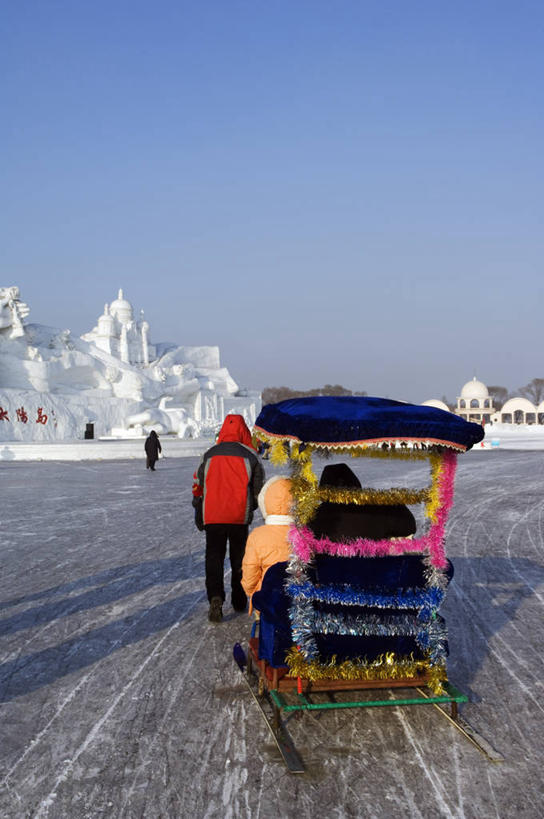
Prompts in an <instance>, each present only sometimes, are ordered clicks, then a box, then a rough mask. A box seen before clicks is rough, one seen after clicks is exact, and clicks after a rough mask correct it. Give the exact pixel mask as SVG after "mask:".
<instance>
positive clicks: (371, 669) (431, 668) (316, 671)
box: [286, 646, 448, 694]
mask: <svg viewBox="0 0 544 819" xmlns="http://www.w3.org/2000/svg"><path fill="white" fill-rule="evenodd" d="M286 659H287V665H288V666H289V670H290V676H292V677H300V678H301V679H304V680H312V681H315V680H327V679H328V680H367V681H373V680H404V679H408V680H412V679H414V678H416V677H418V676H419V675H425V683H424V684H425V685H428V686H429V688H430V689H431V691H433V693H434V694H442V693H443V691H444V689H443V683H445V682H447V680H448V675H447V671H446V666H445V665H431V664H430V662H429V660H414V659H413V658H412V657H409V658H404V659H403V658H400V657H397V656H396V655H395V654H394V652H392V651H391V652H387V653H385V654H382V655H380V656H379V657H378V658H377V659H376V660H374V661H373V662H371V663H365V662H363V661H361V660H344V662H342V663H337V662H336V657H332V658H331V660H330V662H328V663H320V662H318V661H317V660H311V661H308V660H305V659H304V657H303V656H302V654H301V653H300V652H299V651H298V649H297V648H296V647H295V646H293V647H292V648H291V649H289V652H288V654H287V658H286Z"/></svg>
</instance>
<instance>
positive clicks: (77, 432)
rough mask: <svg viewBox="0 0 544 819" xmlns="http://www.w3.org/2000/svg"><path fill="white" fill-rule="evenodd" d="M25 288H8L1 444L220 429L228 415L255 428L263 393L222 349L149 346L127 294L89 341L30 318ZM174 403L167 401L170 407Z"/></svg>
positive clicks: (4, 294) (0, 362)
mask: <svg viewBox="0 0 544 819" xmlns="http://www.w3.org/2000/svg"><path fill="white" fill-rule="evenodd" d="M29 312H30V310H29V308H28V306H27V305H26V304H24V303H23V302H21V301H20V299H19V289H18V288H17V287H4V288H0V371H1V373H2V381H1V384H0V441H58V440H67V439H82V438H83V434H84V431H85V428H86V424H87V423H89V422H92V423H93V424H94V433H95V436H96V437H100V436H108V437H109V436H110V435H112V434H113V435H114V436H116V437H133V436H134V435H146V434H148V433H149V431H150V429H153V428H155V429H156V431H163V432H164V433H167V434H172V435H177V436H178V437H180V438H187V437H190V438H196V437H198V436H200V435H213V433H214V432H215V431H216V429H218V427H219V426H220V425H221V423H222V422H223V419H224V418H225V416H226V415H227V414H228V413H229V412H236V413H239V414H241V415H243V416H244V418H245V419H246V423H247V424H248V426H252V424H253V423H254V421H255V418H256V417H257V415H258V413H259V411H260V407H261V396H260V393H258V392H244V393H241V392H240V391H239V389H238V385H237V384H236V382H235V381H234V380H233V378H232V377H231V375H230V373H229V371H228V370H227V369H226V368H225V367H221V363H220V356H219V348H218V347H178V346H177V345H175V344H164V343H163V344H155V345H153V344H150V343H149V325H148V323H147V322H146V321H145V320H144V318H143V314H142V315H141V317H140V321H139V322H135V321H134V318H133V311H132V305H131V304H130V303H129V302H128V301H126V300H125V299H124V298H123V292H122V291H119V298H118V299H116V300H115V301H113V302H112V303H111V304H110V305H106V306H105V308H104V313H103V314H102V315H101V316H100V317H99V319H98V324H97V327H95V328H94V330H92V331H91V332H90V333H87V334H86V335H84V336H82V337H81V338H77V337H72V335H71V334H70V331H69V330H57V329H55V328H52V327H46V326H44V325H41V324H28V325H26V326H25V327H24V329H23V324H22V322H23V319H24V318H25V317H26V316H28V314H29ZM167 404H168V406H167Z"/></svg>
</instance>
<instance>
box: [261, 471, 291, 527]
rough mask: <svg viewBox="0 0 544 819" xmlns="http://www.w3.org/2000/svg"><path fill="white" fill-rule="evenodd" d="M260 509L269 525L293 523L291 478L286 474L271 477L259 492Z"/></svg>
mask: <svg viewBox="0 0 544 819" xmlns="http://www.w3.org/2000/svg"><path fill="white" fill-rule="evenodd" d="M258 503H259V509H260V510H261V514H262V516H263V518H264V521H265V523H266V525H267V526H274V525H275V526H285V525H287V524H289V523H293V517H292V515H291V508H292V505H293V496H292V494H291V479H290V478H288V477H286V476H285V475H274V477H272V478H269V479H268V480H267V481H266V483H265V485H264V486H263V488H262V489H261V491H260V492H259V498H258Z"/></svg>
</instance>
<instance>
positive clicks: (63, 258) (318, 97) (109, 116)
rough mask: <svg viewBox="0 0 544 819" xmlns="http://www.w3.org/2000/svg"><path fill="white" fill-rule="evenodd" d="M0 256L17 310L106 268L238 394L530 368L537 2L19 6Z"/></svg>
mask: <svg viewBox="0 0 544 819" xmlns="http://www.w3.org/2000/svg"><path fill="white" fill-rule="evenodd" d="M0 26H1V28H0V40H1V42H0V45H1V48H0V78H1V80H0V95H1V99H0V101H1V106H2V112H3V125H2V129H1V131H0V134H1V135H0V140H1V152H0V156H1V158H0V169H1V171H0V191H1V192H0V208H1V213H0V218H1V224H2V232H3V236H2V241H1V243H0V244H1V246H0V258H1V264H2V281H1V283H2V284H3V285H12V284H16V285H18V286H19V287H20V289H21V295H22V297H23V299H24V300H25V301H27V302H28V303H29V305H30V307H31V316H30V320H31V321H36V322H40V323H43V324H49V325H52V326H58V327H61V328H65V327H69V328H70V329H71V330H72V331H73V332H74V333H77V334H79V333H82V332H85V331H87V330H89V329H90V328H91V327H92V326H94V324H95V323H96V318H97V316H98V315H99V313H100V312H101V311H102V308H103V305H104V302H106V301H111V300H112V299H113V298H115V296H116V294H117V289H118V288H119V287H123V288H124V291H125V294H126V296H127V297H128V298H129V299H130V300H131V301H132V303H133V305H134V307H135V309H136V310H139V309H140V308H144V309H145V313H146V317H147V319H148V321H149V323H150V326H151V335H152V340H153V341H165V340H172V341H176V342H178V343H179V344H187V345H200V344H218V345H219V346H220V348H221V353H222V361H223V363H224V365H225V366H227V367H228V368H229V369H230V371H231V373H232V375H233V377H234V378H235V379H236V380H237V381H238V382H239V383H240V384H243V385H246V386H249V387H253V388H260V387H263V386H267V385H280V384H286V385H288V386H293V387H301V388H308V387H311V386H319V385H321V384H324V383H342V384H344V385H345V386H348V387H351V388H354V389H357V388H359V389H364V390H366V391H367V392H368V393H369V394H374V395H387V396H389V397H396V398H404V399H407V400H413V401H420V400H424V399H426V398H429V397H441V396H442V395H444V394H445V395H446V396H448V397H450V398H453V397H455V396H456V395H457V394H458V392H459V389H460V387H461V386H462V384H463V383H464V382H465V381H467V380H468V379H470V378H471V377H472V376H473V375H474V374H476V375H477V376H478V377H479V378H481V379H482V380H484V381H485V382H486V383H488V384H503V385H505V386H507V387H509V388H511V389H515V388H516V387H518V386H520V385H523V384H525V383H526V382H527V381H529V380H530V379H531V378H533V377H538V376H544V362H543V360H542V359H543V356H542V326H543V315H542V313H543V310H542V305H543V298H542V297H543V290H544V277H543V275H542V272H543V271H542V266H543V259H544V253H543V250H544V248H543V245H544V241H543V230H542V227H543V225H542V221H543V208H542V191H543V181H544V180H543V159H542V145H543V144H544V140H543V136H544V134H543V130H544V129H543V95H542V86H543V75H544V57H543V54H544V7H543V6H542V4H541V3H538V2H523V0H521V2H516V3H514V2H500V0H499V1H498V2H478V0H472V2H456V3H447V2H440V0H430V1H429V2H410V3H406V2H405V1H404V0H402V2H401V1H399V2H387V0H380V1H379V2H365V1H364V0H358V1H357V2H356V1H355V0H350V1H349V2H348V1H347V0H330V2H324V0H314V1H313V2H308V1H307V0H279V1H278V2H274V0H267V2H260V1H259V0H252V2H239V1H238V0H221V1H219V0H210V1H209V2H205V0H201V1H200V2H183V0H177V2H173V1H172V2H170V0H162V1H161V0H157V1H156V2H154V3H149V2H139V1H138V0H131V2H118V1H117V0H109V2H102V0H95V2H92V3H87V2H83V0H71V1H70V2H50V0H39V1H38V0H35V1H34V2H26V1H25V0H18V2H17V3H9V4H6V5H4V7H3V10H2V21H1V24H0Z"/></svg>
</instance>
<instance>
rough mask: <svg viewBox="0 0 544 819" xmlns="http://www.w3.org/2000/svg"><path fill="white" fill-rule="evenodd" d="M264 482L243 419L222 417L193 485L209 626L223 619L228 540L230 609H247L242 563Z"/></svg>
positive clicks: (261, 468)
mask: <svg viewBox="0 0 544 819" xmlns="http://www.w3.org/2000/svg"><path fill="white" fill-rule="evenodd" d="M263 483H264V470H263V467H262V464H261V462H260V460H259V457H258V455H257V453H256V452H255V450H254V448H253V447H252V445H251V433H250V431H249V429H248V428H247V426H246V423H245V421H244V419H243V417H242V416H241V415H227V417H226V418H225V420H224V422H223V425H222V427H221V430H220V432H219V435H218V436H217V443H216V444H215V446H212V447H211V448H210V449H208V450H207V452H205V453H204V455H203V456H202V459H201V461H200V464H199V466H198V468H197V470H196V472H195V474H194V483H193V506H194V507H195V509H196V514H195V519H196V521H197V526H198V525H199V521H200V526H199V528H203V529H204V531H205V533H206V593H207V596H208V601H209V603H210V608H209V611H208V619H209V620H210V622H212V623H220V622H221V620H222V619H223V603H224V602H225V587H224V578H223V575H224V563H225V556H226V552H227V542H228V544H229V558H230V565H231V602H232V607H233V608H234V610H235V611H245V609H246V605H247V597H246V593H245V591H244V589H243V587H242V582H241V581H242V559H243V557H244V551H245V546H246V540H247V535H248V527H249V524H250V523H251V521H252V519H253V511H254V510H255V509H256V508H257V498H258V496H259V492H260V491H261V489H262V486H263Z"/></svg>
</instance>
